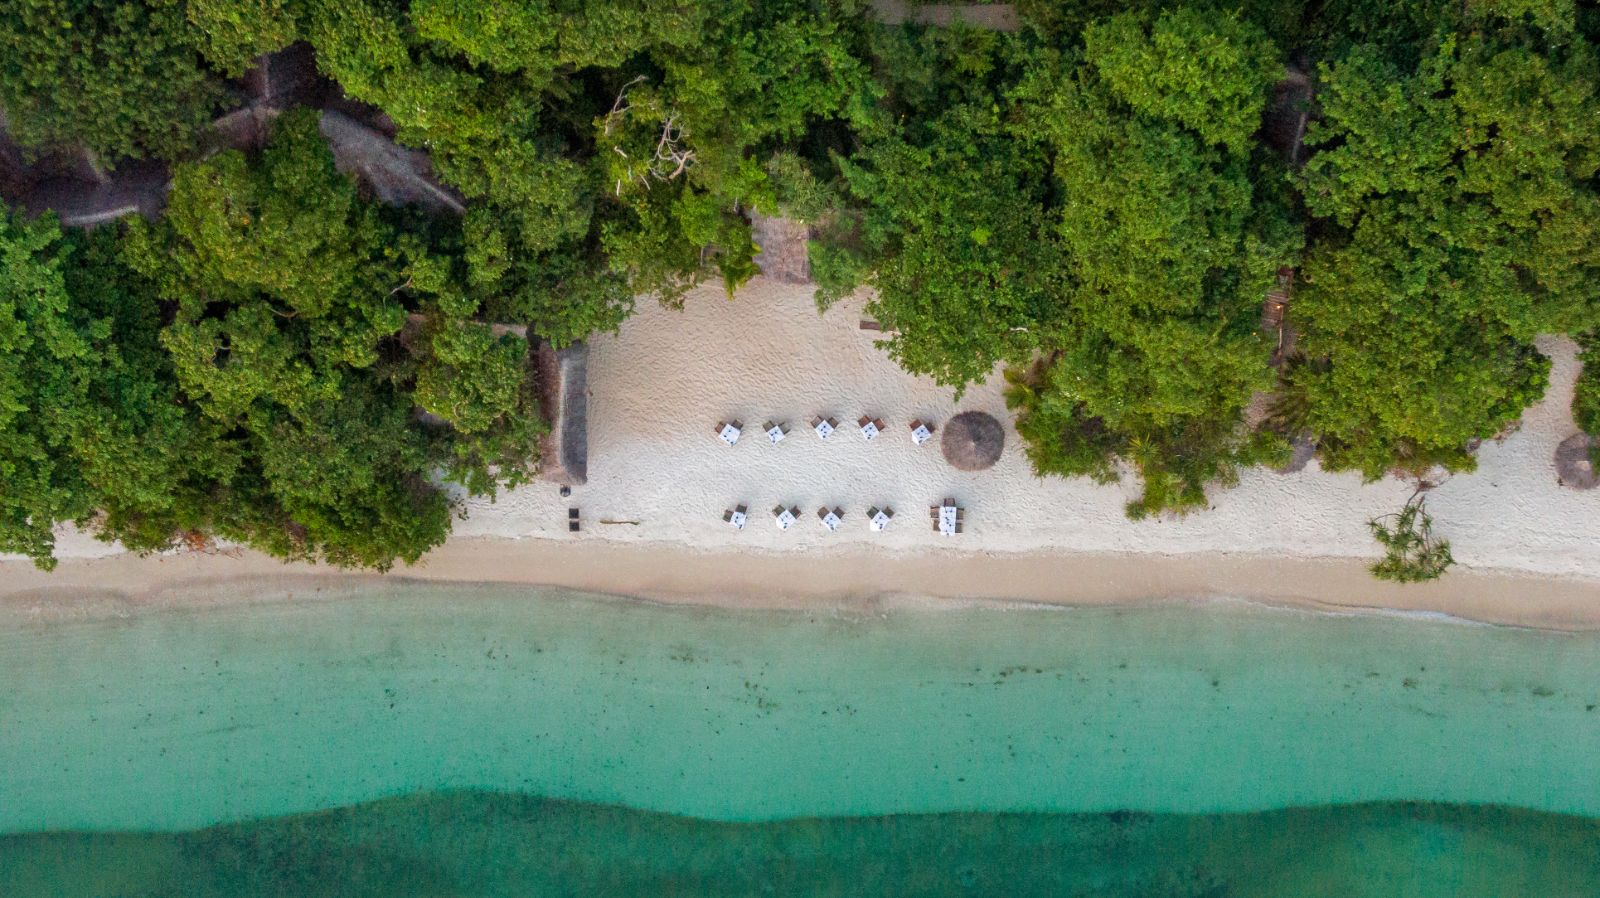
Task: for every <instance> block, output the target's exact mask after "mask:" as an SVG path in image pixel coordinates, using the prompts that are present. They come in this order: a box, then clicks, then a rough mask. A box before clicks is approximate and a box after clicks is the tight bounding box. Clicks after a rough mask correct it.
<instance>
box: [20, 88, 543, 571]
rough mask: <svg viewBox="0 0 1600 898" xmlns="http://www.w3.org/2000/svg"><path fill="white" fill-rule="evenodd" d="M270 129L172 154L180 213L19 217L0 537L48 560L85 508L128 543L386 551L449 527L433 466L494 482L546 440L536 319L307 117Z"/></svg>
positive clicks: (352, 553)
mask: <svg viewBox="0 0 1600 898" xmlns="http://www.w3.org/2000/svg"><path fill="white" fill-rule="evenodd" d="M277 131H278V133H277V134H276V135H275V136H274V139H273V141H272V142H271V144H270V145H269V146H268V147H267V149H266V150H265V151H264V152H263V153H262V154H260V156H259V157H258V158H246V157H245V156H244V155H243V154H240V153H238V152H232V151H230V152H226V153H222V154H219V155H216V156H213V157H211V158H210V159H207V160H206V161H204V162H200V163H191V164H186V165H183V166H180V167H179V168H178V169H177V170H176V172H175V177H174V183H173V188H172V195H171V197H170V206H169V210H168V214H167V215H166V216H165V217H164V218H163V219H162V220H161V222H160V223H158V224H156V225H154V226H148V225H145V224H143V223H142V222H139V221H135V222H133V223H131V224H130V225H129V226H128V233H127V235H126V236H125V238H124V239H123V240H122V241H121V245H120V246H119V245H118V241H117V240H116V239H115V238H116V235H115V234H114V233H113V232H112V231H109V230H107V231H101V232H96V233H94V234H92V235H82V236H73V237H70V238H64V237H62V236H61V235H60V234H59V232H58V231H56V229H55V228H54V227H53V226H52V225H50V224H49V223H47V222H41V223H39V224H35V225H27V226H24V225H20V224H18V223H15V222H13V223H11V224H9V225H8V228H7V231H6V233H5V237H6V244H5V255H6V259H7V264H6V269H5V270H6V283H5V286H4V289H3V290H0V296H4V297H7V299H8V307H9V308H10V309H11V316H12V318H13V319H14V320H16V321H17V322H19V323H18V325H17V326H15V327H13V328H11V330H14V331H15V332H16V335H15V336H14V337H10V338H8V341H9V342H10V344H11V345H10V350H11V351H9V352H7V353H6V357H7V359H8V364H9V365H11V366H12V367H13V368H15V369H16V370H15V373H14V374H9V373H8V376H7V377H5V378H4V380H3V382H4V383H6V384H7V385H8V387H7V392H8V393H10V394H14V395H13V398H9V399H8V400H7V401H6V402H4V403H0V408H5V409H7V410H8V411H9V412H10V414H11V415H12V416H14V417H15V419H16V420H15V422H8V423H11V424H12V426H8V427H6V428H5V430H6V432H7V434H8V436H7V442H6V444H5V448H4V450H3V453H0V457H3V458H4V462H3V463H4V464H5V466H6V471H7V472H8V473H7V475H6V479H7V483H8V485H9V484H11V483H20V484H28V486H27V488H26V489H18V490H14V491H13V490H10V489H8V490H7V491H6V493H7V495H8V496H12V497H16V498H14V499H8V505H7V516H6V525H5V529H4V531H3V532H0V549H4V550H8V551H24V552H27V553H28V554H30V555H31V556H33V557H35V558H37V559H40V560H43V559H45V558H47V556H48V553H49V549H50V545H51V541H50V535H49V533H50V531H49V525H50V524H51V523H52V522H54V521H58V520H76V521H80V522H85V523H88V522H90V520H91V518H92V517H93V520H94V522H95V523H97V524H98V526H99V531H100V532H101V534H102V535H104V536H106V537H111V538H120V539H122V540H123V541H124V542H126V543H127V544H128V545H130V546H132V547H134V548H143V549H149V548H159V547H162V546H165V545H167V544H169V543H170V542H171V541H172V540H174V539H175V538H178V537H179V536H180V535H182V534H185V533H198V534H207V535H210V534H215V535H218V536H222V537H226V538H229V539H234V540H241V541H245V542H248V543H250V544H251V545H254V546H256V547H258V548H262V549H265V550H267V551H270V552H272V553H274V554H278V555H281V556H283V557H288V558H320V559H326V560H329V561H332V562H335V563H340V564H358V565H367V566H376V567H386V566H388V565H389V564H392V563H393V562H394V561H395V560H397V559H398V560H404V561H413V560H415V559H416V558H418V557H419V556H420V555H421V554H422V552H424V551H425V550H426V549H428V548H429V547H431V546H433V545H436V544H437V543H438V542H439V541H441V540H442V539H443V538H444V536H445V534H446V533H447V532H448V529H449V513H450V508H449V506H450V501H449V500H448V498H447V495H446V493H445V492H444V491H443V490H441V489H440V488H439V487H438V486H436V485H435V481H434V478H435V475H436V474H438V473H440V472H442V473H443V474H444V475H445V476H447V477H448V478H450V479H451V480H453V481H455V482H457V483H460V484H464V485H465V486H466V487H467V488H468V489H469V490H471V491H474V492H486V491H489V490H490V489H492V488H493V486H494V484H495V483H496V482H497V481H500V482H516V481H517V480H519V479H520V478H521V477H522V476H525V474H526V473H527V471H528V470H529V467H530V466H531V465H532V464H533V463H534V462H535V461H536V460H537V443H536V438H537V436H538V433H539V430H540V426H541V425H540V423H539V417H538V409H537V404H536V400H535V399H534V397H533V394H532V391H531V387H529V386H528V384H527V380H528V379H527V377H526V370H527V354H528V347H527V343H526V341H525V340H524V339H522V338H521V337H518V336H514V335H511V334H503V335H498V336H497V335H496V334H495V333H494V331H493V329H492V328H491V327H490V326H489V325H487V324H482V323H479V322H477V321H475V320H473V315H474V314H475V313H476V311H477V310H478V308H479V305H480V302H481V296H480V294H479V292H478V290H477V288H474V287H471V286H470V285H468V284H466V282H465V275H464V271H463V270H462V265H461V263H460V262H459V260H455V259H452V258H451V257H449V256H447V255H440V254H437V253H435V252H433V251H432V250H431V249H430V239H429V238H430V235H429V234H427V233H426V232H425V231H423V230H421V229H419V228H416V227H407V226H406V223H405V222H404V221H403V220H396V219H391V218H389V217H387V215H388V214H387V213H386V212H385V210H380V209H378V208H376V207H373V206H372V205H370V204H368V203H366V202H365V201H363V200H361V199H359V198H358V197H357V195H356V188H355V185H354V183H353V182H351V181H350V180H349V179H347V178H345V177H344V176H342V175H340V174H339V173H337V172H336V171H334V169H333V160H332V157H331V156H330V155H329V153H328V151H327V149H326V147H325V146H324V145H323V143H322V140H321V137H320V135H319V134H318V132H317V129H316V121H315V117H314V116H312V115H309V114H292V115H289V116H286V117H285V118H284V119H282V120H280V123H279V126H278V129H277ZM457 239H459V238H457ZM439 240H440V241H441V242H442V241H443V240H444V238H439ZM69 263H70V264H69ZM63 272H65V274H63ZM42 409H51V410H52V413H51V414H48V415H46V414H39V413H38V412H39V410H42ZM419 410H420V411H422V412H426V413H430V414H431V415H433V416H435V417H436V419H437V421H438V423H437V424H429V423H427V422H426V421H424V420H423V418H422V417H421V416H420V415H419ZM12 470H16V471H17V474H16V475H15V477H13V475H12V474H10V473H9V472H10V471H12ZM13 503H15V506H14V507H13ZM96 515H98V516H96Z"/></svg>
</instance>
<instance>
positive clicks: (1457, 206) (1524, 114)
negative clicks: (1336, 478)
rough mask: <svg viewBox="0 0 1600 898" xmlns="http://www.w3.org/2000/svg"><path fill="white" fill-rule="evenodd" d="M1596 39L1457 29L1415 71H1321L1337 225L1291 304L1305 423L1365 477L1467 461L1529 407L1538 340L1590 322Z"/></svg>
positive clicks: (1366, 50) (1364, 54) (1350, 63)
mask: <svg viewBox="0 0 1600 898" xmlns="http://www.w3.org/2000/svg"><path fill="white" fill-rule="evenodd" d="M1595 71H1596V70H1595V60H1594V56H1593V54H1592V52H1591V51H1590V50H1589V49H1588V48H1587V47H1582V46H1569V47H1566V48H1564V49H1560V50H1557V51H1554V52H1553V53H1551V54H1549V55H1546V54H1545V53H1543V52H1539V51H1538V50H1537V49H1536V48H1534V47H1532V46H1530V45H1528V44H1527V43H1526V42H1525V41H1519V40H1518V39H1515V36H1514V35H1510V36H1508V35H1506V34H1498V35H1474V36H1469V37H1462V38H1457V37H1455V36H1451V35H1445V36H1443V37H1442V38H1440V39H1438V40H1437V41H1436V43H1435V45H1434V48H1433V49H1432V50H1431V51H1430V52H1428V53H1427V55H1426V56H1425V57H1424V58H1423V59H1422V60H1421V61H1420V62H1419V63H1418V64H1417V66H1416V67H1415V68H1414V69H1410V70H1408V69H1406V68H1405V67H1404V66H1403V65H1400V64H1397V63H1395V62H1393V61H1391V60H1389V59H1386V58H1385V56H1384V55H1383V52H1382V50H1381V49H1380V48H1377V47H1372V46H1360V47H1356V48H1354V49H1352V50H1351V51H1350V52H1349V53H1348V54H1346V55H1345V56H1344V57H1343V58H1341V59H1339V60H1338V61H1336V62H1334V63H1332V64H1330V65H1328V66H1327V67H1325V69H1324V70H1323V73H1322V81H1323V89H1322V92H1321V95H1320V101H1319V102H1320V104H1321V106H1322V110H1323V118H1322V120H1321V122H1320V123H1318V124H1317V125H1316V126H1314V127H1313V130H1312V133H1311V137H1310V142H1311V143H1313V144H1314V145H1316V146H1317V147H1318V150H1317V152H1316V154H1315V155H1314V156H1313V157H1312V159H1311V161H1310V162H1309V164H1308V165H1307V167H1306V171H1305V177H1304V190H1305V201H1306V204H1307V206H1308V208H1309V209H1310V210H1311V211H1312V212H1313V213H1314V214H1316V215H1319V216H1322V217H1323V218H1324V219H1326V221H1327V227H1326V228H1324V229H1323V230H1322V231H1321V233H1322V235H1323V236H1322V239H1320V240H1319V241H1318V242H1317V243H1316V244H1315V245H1314V246H1313V247H1312V249H1311V251H1310V253H1309V255H1308V257H1307V259H1306V262H1305V266H1304V270H1303V277H1302V281H1303V283H1304V287H1303V289H1302V290H1300V291H1299V293H1298V294H1297V296H1296V302H1295V308H1294V314H1295V321H1296V323H1297V324H1298V326H1299V327H1300V328H1301V346H1302V348H1303V349H1304V351H1305V352H1306V354H1307V355H1308V356H1310V357H1313V358H1316V359H1319V360H1321V362H1322V363H1321V364H1318V365H1307V366H1302V367H1300V368H1298V369H1297V371H1296V373H1295V375H1294V376H1292V377H1291V378H1289V380H1288V383H1287V389H1288V390H1289V391H1291V392H1298V393H1300V394H1302V395H1303V397H1304V399H1303V405H1304V407H1305V408H1306V409H1307V421H1306V423H1307V424H1308V426H1309V427H1310V429H1311V430H1313V431H1315V432H1316V433H1318V434H1319V435H1320V437H1321V447H1322V449H1321V451H1322V454H1323V458H1324V462H1325V463H1326V464H1327V465H1328V466H1330V467H1332V468H1335V469H1339V468H1354V469H1357V470H1360V471H1362V472H1363V473H1364V474H1366V475H1367V476H1368V477H1378V476H1380V475H1382V474H1383V473H1384V472H1385V471H1388V470H1391V469H1399V470H1403V471H1406V472H1408V473H1412V474H1421V473H1422V472H1424V471H1426V470H1427V469H1428V468H1429V467H1431V466H1433V465H1441V466H1443V467H1445V468H1447V469H1450V470H1470V469H1471V468H1472V466H1473V459H1472V456H1471V453H1470V449H1469V447H1470V446H1471V445H1472V444H1473V442H1474V441H1475V440H1479V439H1483V438H1488V437H1492V436H1494V435H1495V434H1497V433H1498V432H1500V431H1501V430H1502V429H1504V428H1505V427H1507V426H1508V425H1509V424H1511V423H1512V422H1514V421H1515V420H1516V419H1517V417H1518V416H1519V415H1520V414H1521V412H1522V409H1523V408H1525V407H1526V406H1527V405H1528V404H1530V403H1531V402H1533V401H1535V400H1536V399H1537V398H1538V397H1539V396H1540V395H1542V393H1543V392H1544V388H1545V385H1546V373H1547V370H1548V362H1547V361H1546V360H1545V359H1544V358H1543V357H1542V356H1540V355H1539V354H1538V353H1537V352H1536V351H1535V350H1534V348H1533V338H1534V335H1535V334H1538V333H1540V332H1544V331H1572V330H1577V331H1583V330H1588V329H1589V328H1591V327H1593V326H1594V316H1595V314H1596V299H1597V296H1600V294H1597V290H1600V279H1597V277H1596V275H1597V273H1600V272H1597V270H1596V265H1597V263H1600V241H1597V240H1596V239H1595V230H1594V228H1595V222H1596V221H1600V198H1597V196H1596V193H1595V189H1594V187H1595V182H1594V177H1595V174H1596V171H1597V166H1600V114H1597V113H1600V107H1597V105H1596V97H1595V83H1596V82H1595Z"/></svg>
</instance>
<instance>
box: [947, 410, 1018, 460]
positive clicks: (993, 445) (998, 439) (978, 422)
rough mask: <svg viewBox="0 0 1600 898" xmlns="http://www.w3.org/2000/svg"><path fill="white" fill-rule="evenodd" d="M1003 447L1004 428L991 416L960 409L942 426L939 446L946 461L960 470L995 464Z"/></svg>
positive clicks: (1004, 438) (1004, 440)
mask: <svg viewBox="0 0 1600 898" xmlns="http://www.w3.org/2000/svg"><path fill="white" fill-rule="evenodd" d="M1005 446H1006V429H1005V428H1004V427H1002V426H1000V422H999V421H996V420H995V418H994V416H993V415H989V414H985V413H983V412H962V413H961V414H959V415H956V416H955V417H954V418H951V419H950V420H949V422H947V423H946V424H945V426H944V436H943V437H942V438H941V439H940V440H939V449H940V450H941V451H943V452H944V458H945V461H948V462H949V463H950V464H951V465H952V466H953V467H956V468H958V469H960V470H962V471H982V470H983V469H985V468H991V467H994V463H995V462H997V461H999V460H1000V453H1001V451H1002V450H1004V449H1005Z"/></svg>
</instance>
